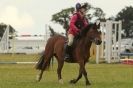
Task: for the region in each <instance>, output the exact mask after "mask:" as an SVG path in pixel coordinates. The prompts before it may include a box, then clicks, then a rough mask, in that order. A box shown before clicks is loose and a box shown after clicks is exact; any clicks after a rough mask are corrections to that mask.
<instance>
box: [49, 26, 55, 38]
mask: <svg viewBox="0 0 133 88" xmlns="http://www.w3.org/2000/svg"><path fill="white" fill-rule="evenodd" d="M49 30H50V32H51V34H50V36H51V37H52V36H54V35H55V34H57V33H56V32H55V31H54V29H53V28H51V26H49Z"/></svg>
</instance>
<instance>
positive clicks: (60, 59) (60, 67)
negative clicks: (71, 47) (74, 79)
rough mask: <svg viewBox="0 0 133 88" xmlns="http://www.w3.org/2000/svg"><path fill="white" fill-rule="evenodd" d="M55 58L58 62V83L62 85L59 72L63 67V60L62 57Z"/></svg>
mask: <svg viewBox="0 0 133 88" xmlns="http://www.w3.org/2000/svg"><path fill="white" fill-rule="evenodd" d="M56 58H57V61H58V68H57V74H58V80H59V83H61V84H63V80H62V75H61V71H62V67H63V65H64V59H63V58H62V57H56Z"/></svg>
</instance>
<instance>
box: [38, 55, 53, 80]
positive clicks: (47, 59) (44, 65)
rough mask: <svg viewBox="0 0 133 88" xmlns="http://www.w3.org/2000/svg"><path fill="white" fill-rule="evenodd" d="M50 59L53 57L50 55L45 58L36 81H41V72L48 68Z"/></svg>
mask: <svg viewBox="0 0 133 88" xmlns="http://www.w3.org/2000/svg"><path fill="white" fill-rule="evenodd" d="M52 57H53V55H52V54H50V55H49V57H46V58H45V62H44V63H43V68H42V69H41V70H40V73H39V74H38V75H37V78H36V80H37V81H40V80H41V79H42V75H43V72H44V71H45V70H46V68H47V67H48V66H49V65H48V64H50V60H51V58H52Z"/></svg>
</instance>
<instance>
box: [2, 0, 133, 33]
mask: <svg viewBox="0 0 133 88" xmlns="http://www.w3.org/2000/svg"><path fill="white" fill-rule="evenodd" d="M77 2H82V3H83V2H88V3H90V4H91V5H92V6H94V7H100V8H101V9H102V10H103V11H104V13H105V14H106V17H111V16H116V14H117V13H118V12H120V11H121V10H122V9H123V8H125V7H126V6H133V0H0V23H1V22H4V23H5V24H10V25H12V27H14V28H15V29H16V31H17V32H18V34H22V35H24V34H37V35H38V34H45V33H46V31H45V29H46V25H51V26H52V27H53V28H54V29H55V31H56V32H64V30H63V28H62V27H61V26H60V25H58V24H56V23H53V22H51V18H52V15H53V14H55V13H57V12H59V11H61V10H62V9H64V8H68V7H72V6H75V4H76V3H77Z"/></svg>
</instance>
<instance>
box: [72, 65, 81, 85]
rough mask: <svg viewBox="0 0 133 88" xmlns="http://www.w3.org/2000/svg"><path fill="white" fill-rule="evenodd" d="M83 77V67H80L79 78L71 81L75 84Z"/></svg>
mask: <svg viewBox="0 0 133 88" xmlns="http://www.w3.org/2000/svg"><path fill="white" fill-rule="evenodd" d="M81 77H82V71H81V67H80V69H79V75H78V77H77V79H73V80H71V81H70V83H73V84H75V83H77V82H78V80H79V79H80V78H81Z"/></svg>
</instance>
